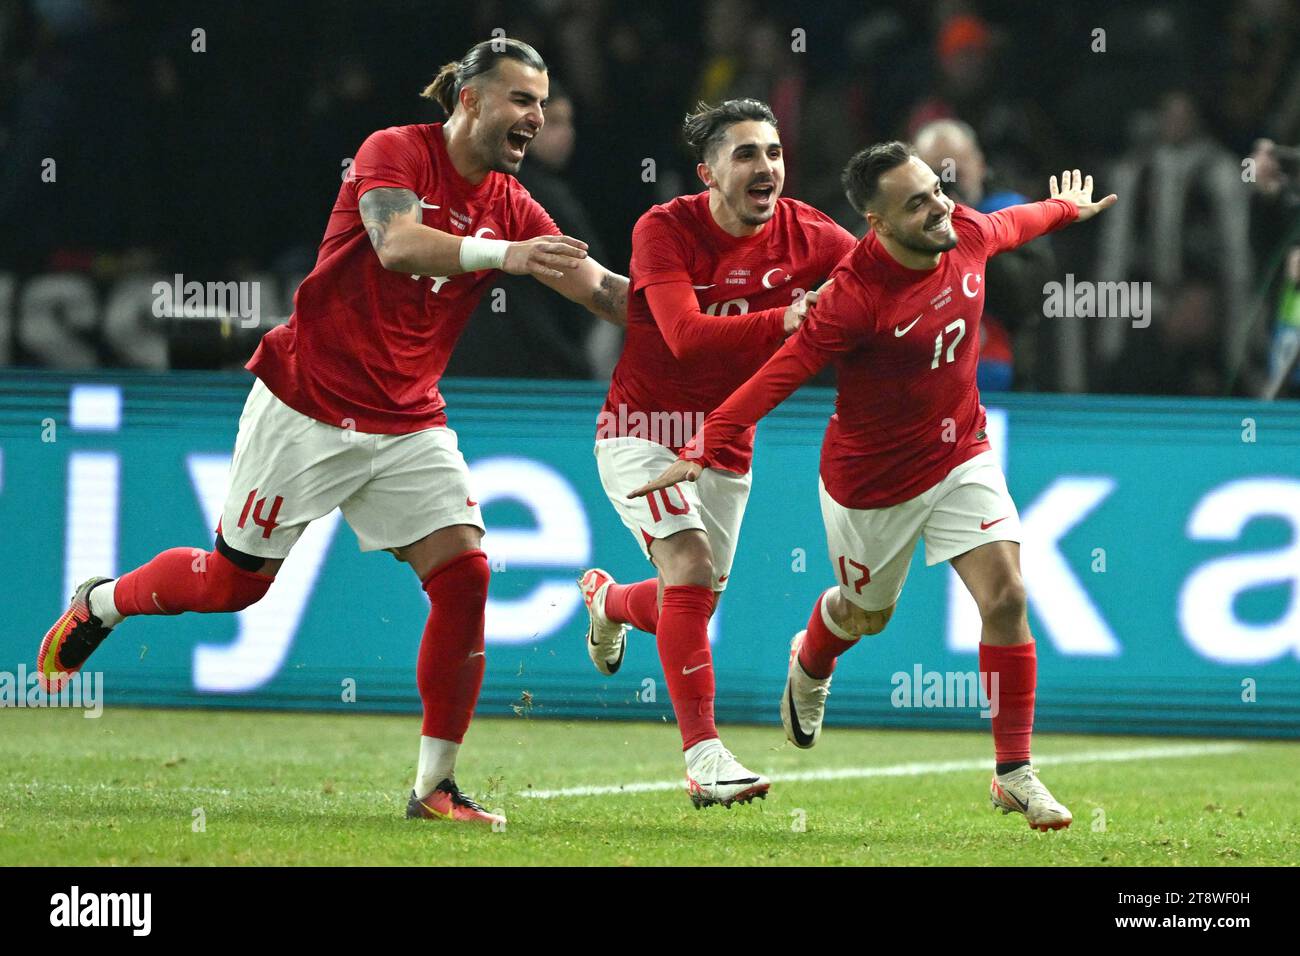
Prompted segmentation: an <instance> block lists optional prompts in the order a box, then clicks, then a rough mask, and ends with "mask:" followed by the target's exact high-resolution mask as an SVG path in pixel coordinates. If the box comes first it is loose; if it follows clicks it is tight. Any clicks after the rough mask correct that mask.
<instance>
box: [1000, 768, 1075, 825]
mask: <svg viewBox="0 0 1300 956" xmlns="http://www.w3.org/2000/svg"><path fill="white" fill-rule="evenodd" d="M989 800H990V801H992V803H993V808H994V809H995V810H1001V811H1002V812H1003V813H1004V814H1007V813H1023V814H1024V815H1025V819H1026V820H1028V821H1029V828H1030V829H1031V830H1043V831H1047V830H1064V829H1065V828H1066V827H1068V826H1069V825H1070V824H1071V822H1073V820H1074V817H1072V816H1071V815H1070V811H1069V809H1067V808H1066V807H1064V806H1063V805H1061V804H1060V803H1058V802H1057V801H1056V798H1055V797H1053V796H1052V794H1051V792H1050V791H1049V790H1048V789H1047V788H1046V787H1045V786H1043V782H1042V781H1041V780H1039V779H1038V774H1037V772H1036V771H1035V770H1034V768H1033V767H1031V766H1029V764H1025V765H1024V766H1023V767H1020V768H1019V769H1017V770H1012V771H1011V772H1010V773H1004V774H997V773H995V774H993V782H992V783H991V784H989Z"/></svg>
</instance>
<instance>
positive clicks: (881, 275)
mask: <svg viewBox="0 0 1300 956" xmlns="http://www.w3.org/2000/svg"><path fill="white" fill-rule="evenodd" d="M1077 215H1078V207H1076V206H1075V205H1074V203H1072V202H1069V201H1067V200H1063V199H1049V200H1046V201H1044V202H1039V203H1027V204H1025V205H1020V206H1008V207H1006V208H1005V209H1000V210H998V211H997V212H995V213H993V214H991V215H987V216H986V215H984V214H982V213H979V212H976V211H975V210H973V209H970V208H969V207H966V206H961V205H958V206H957V207H956V208H955V209H954V210H953V213H952V224H953V228H954V229H955V230H956V232H957V245H956V247H955V248H953V249H950V250H949V251H947V252H945V253H943V255H942V256H941V257H940V259H939V265H938V266H937V267H936V268H934V269H924V270H922V269H908V268H906V267H904V266H902V265H900V264H899V263H898V261H897V260H895V259H894V258H893V257H892V256H891V255H890V254H889V253H888V252H886V251H885V249H884V247H883V246H882V245H881V244H880V241H879V239H877V237H876V235H875V233H874V232H873V233H869V234H868V235H867V237H866V238H865V239H863V240H862V241H861V242H860V243H859V244H858V246H857V248H856V249H854V250H853V252H852V254H851V255H849V256H847V257H846V258H845V259H844V261H843V262H842V263H840V265H839V267H838V268H837V269H836V270H835V271H834V272H833V273H832V274H831V278H832V279H833V280H834V282H833V284H832V285H831V287H830V288H829V289H827V290H826V292H825V293H824V294H823V295H822V296H821V297H820V298H819V299H818V300H817V302H816V304H814V305H813V306H812V308H811V309H809V312H808V319H807V321H805V322H804V324H803V325H802V326H800V328H799V331H798V332H796V333H795V334H794V335H792V336H791V337H790V339H789V340H788V341H787V342H786V344H785V345H784V346H783V347H782V348H781V350H780V351H779V352H778V353H777V354H776V355H775V356H773V358H772V360H771V361H770V362H768V363H767V365H765V366H764V367H763V369H762V370H761V371H760V372H759V373H758V374H757V375H755V376H754V377H753V378H752V379H751V380H750V381H749V382H747V383H746V384H745V385H744V386H743V387H742V388H740V389H738V390H737V392H736V393H735V394H734V395H733V396H732V397H731V398H729V399H728V400H727V401H726V402H725V403H723V405H721V406H720V407H719V408H718V409H717V411H716V412H715V413H714V414H713V415H710V416H709V418H708V420H707V421H706V423H705V427H704V433H703V435H702V436H701V437H702V441H703V446H704V447H703V449H702V453H701V451H700V450H699V449H696V448H692V449H688V450H687V451H686V452H683V457H686V456H687V455H688V454H689V455H697V456H698V460H700V461H701V462H702V463H703V464H706V465H708V466H710V467H713V466H717V467H726V466H725V465H724V464H722V462H723V460H724V459H723V456H721V455H720V454H715V452H714V450H713V449H714V446H715V445H716V446H718V447H719V448H720V449H721V448H725V447H726V445H727V443H728V441H729V440H730V437H731V436H732V435H733V434H737V433H747V431H748V430H749V429H751V428H752V427H753V423H754V422H756V421H758V419H759V418H761V417H762V416H763V415H765V414H767V412H768V411H770V410H771V409H772V408H774V407H775V406H776V405H777V404H779V403H780V402H781V401H782V400H784V399H785V398H786V397H787V396H788V395H789V394H790V393H791V392H793V391H794V390H795V389H796V388H798V387H799V385H800V383H802V382H804V381H805V380H807V378H808V377H809V376H810V375H813V374H815V373H816V372H817V371H818V370H819V369H821V368H822V367H824V366H825V365H826V364H827V363H828V362H830V361H835V362H836V366H837V370H838V373H839V378H838V389H837V394H836V396H835V414H834V415H832V416H831V420H830V424H829V426H828V427H827V429H826V436H825V439H824V441H823V443H822V459H821V476H822V481H823V482H824V483H825V485H826V490H827V492H828V493H829V494H830V496H831V497H832V498H834V499H835V500H836V501H837V502H839V503H840V504H841V505H844V506H845V507H847V508H885V507H889V506H890V505H895V504H899V503H901V502H904V501H907V500H909V499H911V498H914V497H916V496H917V495H919V494H921V493H922V492H924V491H926V490H927V489H928V488H931V487H933V486H934V485H936V484H938V483H939V482H940V481H941V480H943V478H944V476H946V475H947V474H948V472H949V471H951V470H952V469H953V468H955V467H957V466H958V465H960V464H961V463H962V462H964V461H966V460H968V459H970V458H973V457H974V456H975V455H977V454H979V453H980V452H982V451H986V450H987V449H988V447H989V444H988V438H987V437H986V435H985V414H984V406H983V405H981V404H980V397H979V389H978V388H977V387H976V384H975V372H976V366H977V364H978V362H979V332H980V316H981V313H982V312H983V311H984V264H985V262H987V261H988V260H989V258H991V257H992V256H995V255H997V254H998V253H999V252H1003V251H1005V250H1007V249H1014V248H1016V247H1017V246H1020V245H1023V244H1024V243H1026V242H1029V241H1030V240H1032V239H1036V238H1037V237H1038V236H1040V235H1042V234H1044V233H1046V232H1051V231H1052V230H1054V229H1059V228H1060V227H1061V226H1064V225H1066V224H1067V223H1070V222H1073V221H1074V218H1075V217H1076V216H1077ZM728 470H730V469H728Z"/></svg>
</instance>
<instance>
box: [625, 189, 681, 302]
mask: <svg viewBox="0 0 1300 956" xmlns="http://www.w3.org/2000/svg"><path fill="white" fill-rule="evenodd" d="M690 262H691V257H690V251H689V250H688V249H687V244H686V240H685V239H684V238H683V236H682V233H681V225H680V224H679V223H675V222H673V220H672V218H671V217H670V216H669V215H668V214H667V213H665V212H662V211H660V210H659V209H651V210H650V211H649V212H647V213H646V214H645V215H644V216H642V217H641V218H640V219H638V220H637V222H636V226H635V227H634V228H633V229H632V263H631V272H632V281H633V283H634V284H633V286H632V291H633V292H640V291H641V290H642V289H644V288H646V287H647V286H650V285H654V284H655V283H658V282H685V283H687V284H690V281H691V273H690Z"/></svg>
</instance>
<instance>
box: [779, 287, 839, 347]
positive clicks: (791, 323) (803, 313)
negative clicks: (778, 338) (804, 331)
mask: <svg viewBox="0 0 1300 956" xmlns="http://www.w3.org/2000/svg"><path fill="white" fill-rule="evenodd" d="M830 284H831V282H830V280H829V279H827V280H826V281H825V282H823V283H822V285H821V289H813V290H812V291H811V292H805V293H804V295H803V297H802V298H801V299H799V301H798V302H793V303H791V304H790V307H789V308H787V309H786V310H785V334H786V335H793V334H794V333H795V332H797V331H798V330H799V326H801V325H803V320H804V319H806V318H808V309H809V308H810V307H811V306H812V304H813V303H814V302H816V301H817V296H819V295H821V292H822V289H825V288H826V287H827V286H828V285H830Z"/></svg>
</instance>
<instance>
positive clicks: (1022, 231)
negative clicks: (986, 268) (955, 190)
mask: <svg viewBox="0 0 1300 956" xmlns="http://www.w3.org/2000/svg"><path fill="white" fill-rule="evenodd" d="M963 208H964V209H965V211H966V214H967V215H968V216H970V218H971V219H972V220H973V221H974V222H975V224H976V225H977V226H979V229H980V232H981V233H983V235H984V249H985V251H986V253H987V254H988V255H989V256H990V257H991V256H996V255H997V254H998V253H999V252H1007V251H1009V250H1011V249H1016V248H1018V247H1020V246H1023V245H1024V244H1025V243H1026V242H1032V241H1033V240H1035V239H1037V238H1038V237H1039V236H1042V235H1045V234H1047V233H1049V232H1055V231H1056V230H1057V229H1060V228H1061V227H1062V226H1066V225H1069V224H1070V223H1072V222H1074V220H1075V219H1076V218H1077V217H1078V215H1079V207H1078V206H1076V205H1075V204H1074V203H1072V202H1070V200H1068V199H1044V200H1043V201H1042V202H1029V203H1023V204H1021V205H1019V206H1007V207H1006V208H1005V209H999V210H998V211H997V212H994V213H989V214H988V215H985V214H984V213H981V212H976V211H975V210H974V209H966V208H965V207H963Z"/></svg>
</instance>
